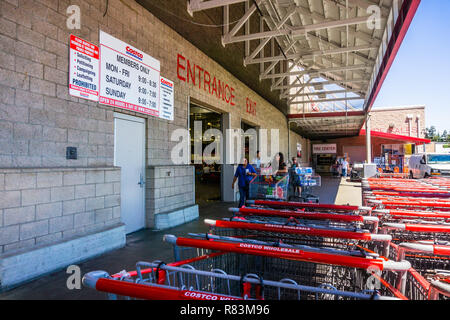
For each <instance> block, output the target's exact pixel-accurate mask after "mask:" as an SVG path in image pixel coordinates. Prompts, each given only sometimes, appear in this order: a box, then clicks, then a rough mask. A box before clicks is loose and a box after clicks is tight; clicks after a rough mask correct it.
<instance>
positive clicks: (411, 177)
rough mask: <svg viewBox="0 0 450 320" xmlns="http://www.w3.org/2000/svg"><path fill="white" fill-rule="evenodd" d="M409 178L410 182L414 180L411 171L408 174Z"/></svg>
mask: <svg viewBox="0 0 450 320" xmlns="http://www.w3.org/2000/svg"><path fill="white" fill-rule="evenodd" d="M409 178H410V179H411V180H412V179H414V174H413V172H412V171H410V172H409Z"/></svg>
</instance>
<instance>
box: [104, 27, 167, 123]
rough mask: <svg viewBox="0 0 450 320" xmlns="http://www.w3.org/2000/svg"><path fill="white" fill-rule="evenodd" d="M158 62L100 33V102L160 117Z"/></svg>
mask: <svg viewBox="0 0 450 320" xmlns="http://www.w3.org/2000/svg"><path fill="white" fill-rule="evenodd" d="M159 81H160V63H159V61H158V60H156V59H154V58H152V57H151V56H149V55H148V54H146V53H143V52H141V51H139V50H137V49H136V48H134V47H132V46H130V45H128V44H126V43H125V42H123V41H121V40H119V39H116V38H114V37H113V36H111V35H109V34H107V33H105V32H103V31H100V97H99V102H100V103H101V104H106V105H109V106H113V107H116V108H122V109H127V110H131V111H135V112H140V113H145V114H149V115H152V116H156V117H159V104H160V98H159V95H160V92H159V91H160V82H159Z"/></svg>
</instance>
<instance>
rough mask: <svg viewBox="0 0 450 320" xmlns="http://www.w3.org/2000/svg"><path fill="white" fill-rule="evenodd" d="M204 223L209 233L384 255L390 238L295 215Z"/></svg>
mask: <svg viewBox="0 0 450 320" xmlns="http://www.w3.org/2000/svg"><path fill="white" fill-rule="evenodd" d="M205 223H206V224H207V225H209V226H210V232H211V233H212V234H214V235H218V236H230V237H235V238H244V239H257V240H261V241H268V242H274V243H275V242H282V243H286V244H290V245H308V246H315V247H329V248H340V249H354V248H359V249H360V250H364V249H365V248H366V247H367V248H368V249H370V250H374V251H375V252H383V254H384V255H385V256H387V255H388V254H389V253H388V251H387V250H389V243H390V241H391V240H392V237H391V236H390V235H386V234H372V233H370V232H369V231H368V230H364V229H361V228H359V227H357V226H354V225H351V224H347V225H345V224H344V225H343V226H340V227H336V226H332V225H331V226H330V225H326V224H324V223H318V222H316V221H307V220H306V221H305V220H297V219H295V218H290V219H283V218H281V219H280V218H278V219H274V218H269V219H261V218H259V217H247V218H242V217H240V218H231V219H224V220H210V219H205Z"/></svg>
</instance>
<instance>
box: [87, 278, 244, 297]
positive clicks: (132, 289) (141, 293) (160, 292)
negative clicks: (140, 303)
mask: <svg viewBox="0 0 450 320" xmlns="http://www.w3.org/2000/svg"><path fill="white" fill-rule="evenodd" d="M95 289H97V290H98V291H102V292H107V293H113V294H117V295H121V296H126V297H133V298H137V299H146V300H214V301H218V300H242V299H240V298H237V297H232V296H226V295H220V294H214V293H209V292H201V291H194V290H178V289H171V288H167V287H161V286H155V285H144V284H139V283H133V282H126V281H118V280H112V279H106V278H100V279H98V280H97V281H96V283H95Z"/></svg>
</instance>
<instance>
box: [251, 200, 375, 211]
mask: <svg viewBox="0 0 450 320" xmlns="http://www.w3.org/2000/svg"><path fill="white" fill-rule="evenodd" d="M247 203H248V204H256V205H264V206H273V207H291V208H313V209H325V210H337V211H341V210H342V211H357V210H370V209H371V208H369V207H358V206H342V205H335V204H319V203H299V202H287V201H268V200H247Z"/></svg>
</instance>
